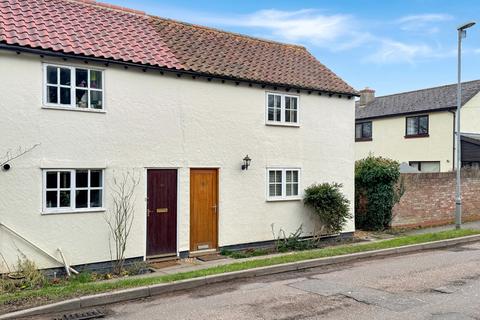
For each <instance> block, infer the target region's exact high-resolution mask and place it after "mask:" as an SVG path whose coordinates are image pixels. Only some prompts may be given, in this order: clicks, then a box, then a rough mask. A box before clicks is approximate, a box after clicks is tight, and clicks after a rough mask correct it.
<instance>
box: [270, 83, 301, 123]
mask: <svg viewBox="0 0 480 320" xmlns="http://www.w3.org/2000/svg"><path fill="white" fill-rule="evenodd" d="M270 95H276V96H280V121H274V120H268V97H269V96H270ZM286 97H289V98H295V99H297V122H286V121H285V110H286V109H285V105H286V103H285V98H286ZM265 124H266V125H273V126H288V127H299V126H300V96H298V95H292V94H285V93H279V92H266V93H265Z"/></svg>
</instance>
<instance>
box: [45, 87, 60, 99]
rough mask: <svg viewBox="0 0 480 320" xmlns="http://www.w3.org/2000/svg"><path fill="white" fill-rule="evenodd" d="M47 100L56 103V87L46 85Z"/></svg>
mask: <svg viewBox="0 0 480 320" xmlns="http://www.w3.org/2000/svg"><path fill="white" fill-rule="evenodd" d="M47 102H48V103H58V91H57V87H52V86H47Z"/></svg>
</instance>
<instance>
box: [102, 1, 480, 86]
mask: <svg viewBox="0 0 480 320" xmlns="http://www.w3.org/2000/svg"><path fill="white" fill-rule="evenodd" d="M103 1H105V0H103ZM106 2H109V3H113V4H117V5H121V6H125V7H129V8H134V9H139V10H143V11H146V12H147V13H149V14H153V15H158V16H161V17H167V18H172V19H177V20H181V21H185V22H191V23H196V24H201V25H206V26H210V27H216V28H220V29H224V30H228V31H233V32H238V33H243V34H248V35H251V36H256V37H261V38H267V39H272V40H277V41H281V42H288V43H296V44H301V45H304V46H306V47H307V48H308V49H309V51H310V52H312V53H313V55H315V56H316V57H317V59H319V60H320V61H321V62H322V63H324V64H325V65H327V66H328V67H329V68H330V69H332V70H333V71H334V72H335V73H337V74H338V75H340V76H341V77H342V78H343V79H345V80H346V81H347V82H348V83H350V84H351V85H352V86H354V87H355V88H356V89H362V88H364V87H366V86H368V87H371V88H373V89H375V90H376V91H377V95H385V94H390V93H396V92H402V91H409V90H416V89H420V88H425V87H431V86H437V85H442V84H449V83H454V82H455V81H456V45H457V31H456V27H457V26H458V25H459V24H461V23H463V22H466V21H470V20H474V21H478V22H479V23H480V1H477V0H449V1H447V0H416V1H414V0H410V1H408V0H388V1H380V0H338V1H331V0H330V1H309V0H303V1H302V0H297V1H278V0H277V1H268V0H267V1H259V0H257V1H250V0H245V1H230V0H224V1H206V0H204V1H201V0H197V1H194V0H187V1H152V0H137V1H134V0H106ZM463 50H464V51H463V52H464V54H463V79H464V80H475V79H480V25H477V26H475V27H473V28H472V29H469V31H468V35H467V38H466V39H464V45H463Z"/></svg>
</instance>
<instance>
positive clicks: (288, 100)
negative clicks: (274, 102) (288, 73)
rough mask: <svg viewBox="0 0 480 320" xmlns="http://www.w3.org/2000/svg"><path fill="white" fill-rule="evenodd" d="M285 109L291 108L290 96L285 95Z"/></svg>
mask: <svg viewBox="0 0 480 320" xmlns="http://www.w3.org/2000/svg"><path fill="white" fill-rule="evenodd" d="M285 109H290V97H285Z"/></svg>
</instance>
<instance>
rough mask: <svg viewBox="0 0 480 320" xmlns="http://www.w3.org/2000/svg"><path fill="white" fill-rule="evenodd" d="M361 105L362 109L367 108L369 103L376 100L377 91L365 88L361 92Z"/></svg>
mask: <svg viewBox="0 0 480 320" xmlns="http://www.w3.org/2000/svg"><path fill="white" fill-rule="evenodd" d="M359 93H360V103H359V105H360V106H361V107H364V106H366V105H367V104H368V103H370V102H372V101H373V100H375V90H373V89H370V88H369V87H365V89H363V90H360V91H359Z"/></svg>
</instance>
